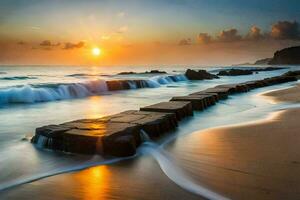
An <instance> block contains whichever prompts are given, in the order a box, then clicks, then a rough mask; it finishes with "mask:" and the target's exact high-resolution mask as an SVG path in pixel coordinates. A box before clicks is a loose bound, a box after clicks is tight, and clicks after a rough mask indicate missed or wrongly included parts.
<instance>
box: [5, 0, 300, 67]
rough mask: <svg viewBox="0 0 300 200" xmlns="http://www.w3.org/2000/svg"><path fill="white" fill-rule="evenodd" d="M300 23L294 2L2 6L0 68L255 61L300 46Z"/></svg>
mask: <svg viewBox="0 0 300 200" xmlns="http://www.w3.org/2000/svg"><path fill="white" fill-rule="evenodd" d="M299 23H300V1H298V0H264V1H262V0H251V1H240V0H239V1H238V0H151V1H148V0H86V1H79V0H72V1H70V0H51V1H49V0H1V1H0V64H20V65H22V64H23V65H30V64H36V65H103V66H122V65H126V66H128V65H135V66H136V65H227V64H237V63H244V62H253V61H255V60H257V59H261V58H265V57H272V55H273V53H274V52H275V51H276V50H279V49H281V48H285V47H289V46H294V45H299V44H300V24H299ZM94 48H98V49H100V51H101V53H100V55H95V54H93V53H92V52H93V49H94Z"/></svg>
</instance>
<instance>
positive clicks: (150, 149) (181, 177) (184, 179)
mask: <svg viewBox="0 0 300 200" xmlns="http://www.w3.org/2000/svg"><path fill="white" fill-rule="evenodd" d="M140 151H141V152H142V153H147V154H150V155H152V156H153V158H155V160H156V161H157V162H158V164H159V166H160V168H161V169H162V171H163V172H164V173H165V174H166V175H167V176H168V177H169V178H170V179H171V180H172V181H173V182H174V183H176V184H177V185H178V186H180V187H181V188H183V189H185V190H188V191H190V192H192V193H194V194H197V195H200V196H202V197H205V198H208V199H211V200H227V199H228V198H227V197H224V196H222V195H220V194H218V193H216V192H213V191H211V190H209V189H207V188H205V187H203V186H201V185H199V184H196V183H195V182H193V180H191V179H190V178H189V177H188V176H187V175H186V174H185V173H184V172H183V171H182V170H181V169H180V168H179V167H178V166H176V164H175V163H174V162H172V160H171V159H170V157H169V156H168V155H167V153H166V152H164V151H163V150H162V149H161V148H160V147H159V146H157V145H156V144H155V143H151V142H145V143H143V145H142V146H141V147H140Z"/></svg>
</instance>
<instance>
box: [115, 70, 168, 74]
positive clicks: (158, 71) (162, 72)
mask: <svg viewBox="0 0 300 200" xmlns="http://www.w3.org/2000/svg"><path fill="white" fill-rule="evenodd" d="M166 73H167V72H165V71H160V70H151V71H145V72H120V73H118V75H130V74H166Z"/></svg>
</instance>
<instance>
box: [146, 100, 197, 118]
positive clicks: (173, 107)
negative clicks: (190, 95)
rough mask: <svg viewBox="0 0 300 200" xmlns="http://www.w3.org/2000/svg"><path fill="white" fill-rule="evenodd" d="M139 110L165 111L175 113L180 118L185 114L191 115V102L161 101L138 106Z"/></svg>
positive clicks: (185, 115)
mask: <svg viewBox="0 0 300 200" xmlns="http://www.w3.org/2000/svg"><path fill="white" fill-rule="evenodd" d="M140 110H141V111H151V112H167V113H175V115H176V118H177V119H178V120H181V119H183V118H185V117H187V116H192V115H193V108H192V104H191V102H189V101H181V102H173V101H169V102H161V103H157V104H154V105H150V106H146V107H143V108H140Z"/></svg>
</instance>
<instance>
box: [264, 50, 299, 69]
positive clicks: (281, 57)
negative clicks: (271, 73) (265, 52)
mask: <svg viewBox="0 0 300 200" xmlns="http://www.w3.org/2000/svg"><path fill="white" fill-rule="evenodd" d="M268 64H270V65H296V64H300V46H295V47H289V48H285V49H282V50H280V51H276V52H275V54H274V56H273V58H272V59H271V60H270V61H269V63H268Z"/></svg>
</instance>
